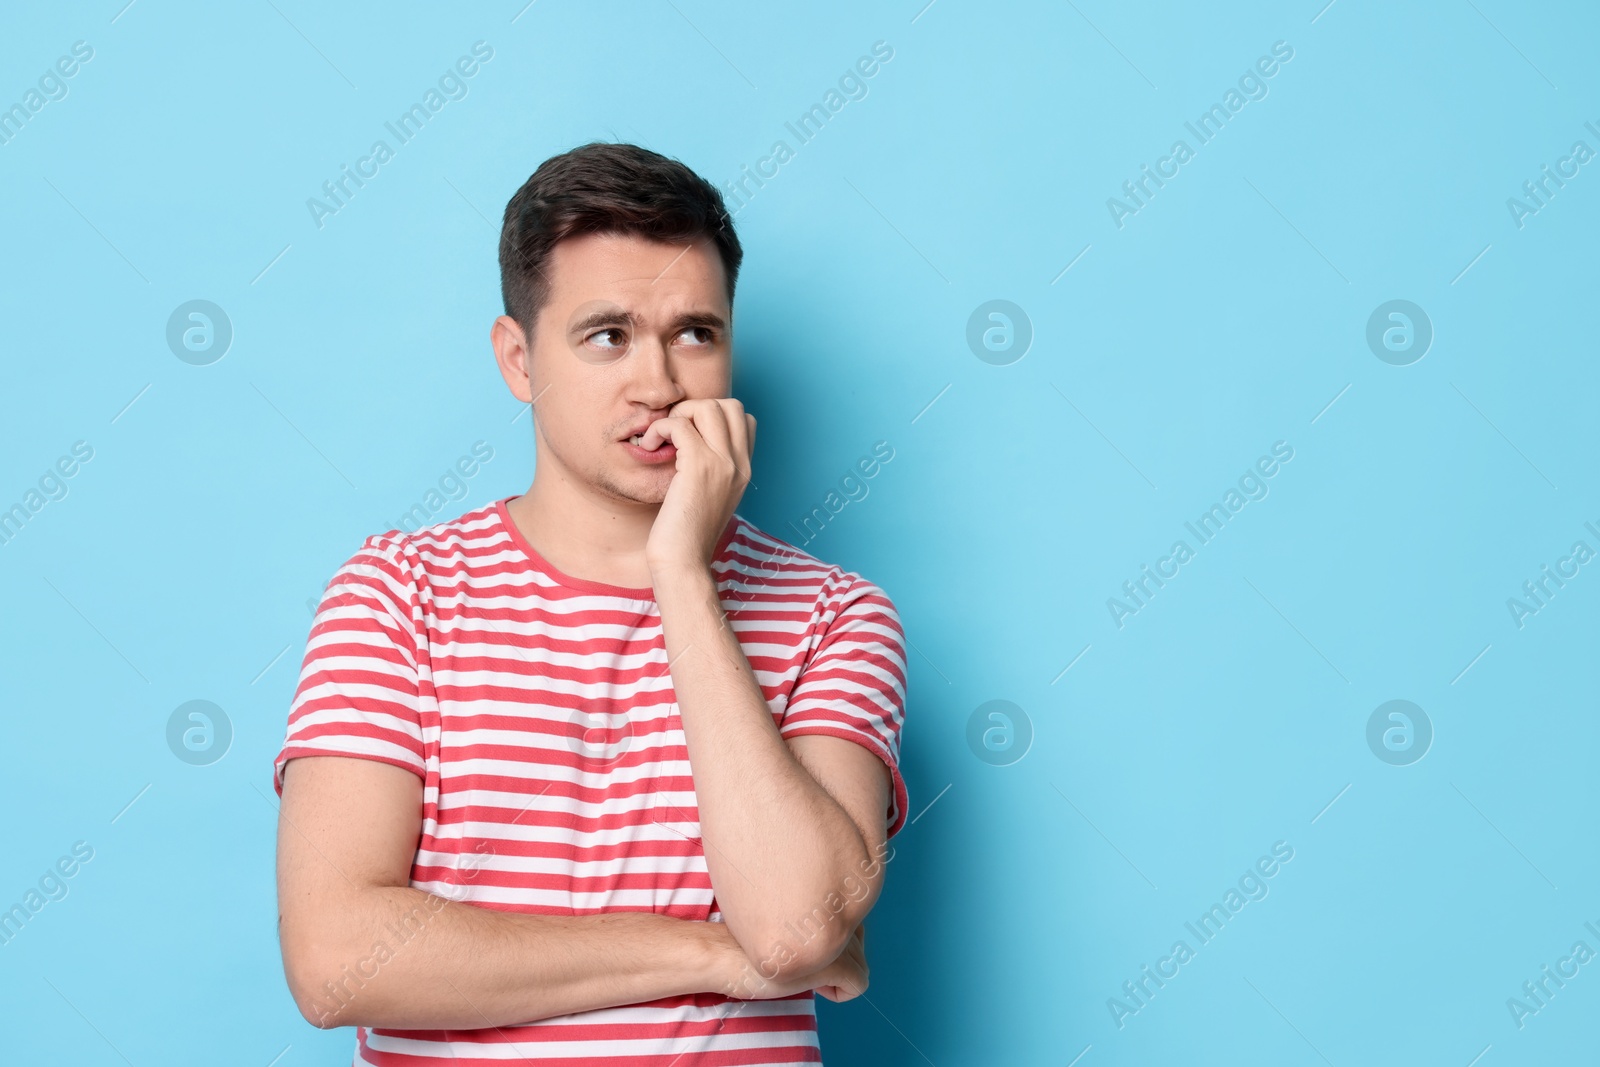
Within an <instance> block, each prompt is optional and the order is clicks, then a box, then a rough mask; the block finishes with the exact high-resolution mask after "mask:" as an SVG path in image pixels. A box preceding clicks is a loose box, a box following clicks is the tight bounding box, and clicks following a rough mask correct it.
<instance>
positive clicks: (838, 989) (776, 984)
mask: <svg viewBox="0 0 1600 1067" xmlns="http://www.w3.org/2000/svg"><path fill="white" fill-rule="evenodd" d="M733 985H734V989H733V991H732V992H729V993H728V994H727V995H728V996H731V997H734V998H735V999H738V1000H775V999H777V998H778V997H787V996H792V995H794V994H795V993H799V992H801V991H803V990H806V989H815V990H816V991H817V992H818V993H821V994H822V995H823V996H825V997H827V998H828V999H829V1000H831V1001H834V1002H835V1003H843V1002H844V1001H846V1000H852V999H854V998H856V997H858V996H860V995H861V994H862V993H864V992H866V990H867V927H866V924H865V923H858V924H857V925H856V928H855V930H854V931H853V932H852V933H851V934H850V937H849V939H848V940H846V941H845V943H844V948H843V949H842V950H840V952H839V955H838V956H837V957H835V958H834V960H833V962H832V963H830V964H828V965H827V966H825V967H823V968H822V969H821V970H818V971H812V972H810V973H805V972H802V971H796V970H795V969H794V968H793V967H792V966H791V967H788V968H785V969H780V970H779V972H778V974H777V975H776V976H775V977H773V978H766V977H763V976H762V975H761V974H760V973H759V972H758V971H757V969H756V968H755V967H754V966H752V965H751V964H750V962H749V961H748V960H746V961H744V962H743V965H742V967H741V969H740V972H739V976H738V979H737V981H736V982H734V983H733Z"/></svg>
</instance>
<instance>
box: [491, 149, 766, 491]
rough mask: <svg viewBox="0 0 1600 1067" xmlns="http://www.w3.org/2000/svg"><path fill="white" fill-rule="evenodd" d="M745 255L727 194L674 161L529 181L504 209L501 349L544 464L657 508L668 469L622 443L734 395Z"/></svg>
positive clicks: (615, 164)
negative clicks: (670, 416) (738, 290)
mask: <svg viewBox="0 0 1600 1067" xmlns="http://www.w3.org/2000/svg"><path fill="white" fill-rule="evenodd" d="M742 258H743V251H742V250H741V248H740V246H739V239H738V237H737V236H736V235H735V234H734V230H733V222H732V219H731V218H730V217H729V215H728V212H727V209H726V207H725V206H724V204H723V201H722V196H721V194H719V193H718V192H717V190H716V189H715V188H714V187H713V186H712V185H711V184H710V183H709V182H707V181H705V180H704V179H703V178H700V177H699V176H698V175H696V174H695V173H694V172H693V171H691V170H690V169H689V168H688V167H686V166H684V165H683V164H682V163H679V162H677V161H676V160H671V159H668V158H666V157H665V156H662V155H658V154H657V153H655V152H651V151H649V150H647V149H644V148H640V147H638V146H636V145H627V144H587V145H583V146H582V147H579V148H575V149H573V150H572V151H570V152H567V153H565V154H563V155H559V156H554V157H552V158H550V159H548V160H546V161H545V162H544V163H543V164H541V165H540V166H539V169H538V170H536V171H534V173H533V176H532V177H530V178H529V179H528V180H527V182H526V183H524V184H523V186H522V188H521V189H519V190H517V193H516V195H515V196H513V197H512V198H511V201H510V202H509V203H508V204H507V205H506V212H505V220H504V225H503V228H502V230H501V234H500V279H501V282H500V284H501V293H502V296H503V297H504V300H505V308H506V313H505V314H504V315H503V316H501V317H500V318H498V319H496V320H495V324H494V328H493V330H492V331H491V337H490V339H491V342H492V343H493V345H494V349H495V358H496V360H497V362H498V363H499V365H500V371H501V374H502V375H503V376H504V377H505V379H506V384H507V385H509V386H510V387H511V391H512V393H513V394H514V395H515V396H516V397H517V399H519V400H522V401H524V402H530V401H531V402H535V407H534V422H535V426H536V427H537V432H538V441H539V452H540V466H541V467H543V466H544V464H545V462H546V461H547V460H553V461H554V462H555V463H556V464H558V465H559V466H560V467H562V468H564V470H565V472H566V473H567V474H568V475H569V476H570V477H572V478H575V479H577V480H579V481H581V482H584V483H586V484H588V485H590V486H592V487H594V488H596V489H598V490H600V491H602V492H605V493H607V494H608V495H610V496H614V497H619V498H621V499H625V500H632V501H636V502H638V503H644V504H659V503H660V502H661V500H662V498H663V497H664V496H665V494H666V489H667V484H668V482H669V481H670V480H671V477H672V474H673V465H672V464H671V463H665V464H650V463H645V462H641V461H640V460H639V459H637V458H635V457H634V456H633V455H632V454H631V453H630V451H629V450H628V449H627V448H626V447H625V446H624V444H623V442H624V441H625V440H626V438H627V437H628V436H630V435H631V434H632V433H634V432H638V431H640V430H641V429H642V427H643V426H645V425H646V424H648V423H649V422H652V421H654V420H655V419H659V418H661V417H663V416H664V415H666V414H667V411H668V409H670V408H671V407H672V406H673V405H674V404H676V403H678V402H679V401H682V400H690V399H700V398H705V397H725V396H728V395H729V389H730V387H731V385H732V374H733V349H732V326H733V292H734V282H735V280H736V278H737V276H738V271H739V264H740V261H741V259H742Z"/></svg>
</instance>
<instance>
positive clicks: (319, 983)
mask: <svg viewBox="0 0 1600 1067" xmlns="http://www.w3.org/2000/svg"><path fill="white" fill-rule="evenodd" d="M285 940H286V943H287V941H288V940H289V936H288V934H287V933H286V934H285ZM294 940H295V942H296V951H295V952H293V953H288V952H286V954H285V960H286V964H287V969H288V970H289V972H290V974H289V978H290V986H291V991H292V992H293V993H294V996H295V1000H296V1003H297V1004H298V1005H299V1007H300V1010H301V1013H302V1014H303V1015H304V1016H305V1017H306V1018H307V1019H308V1020H310V1021H311V1022H312V1023H313V1024H315V1025H317V1026H319V1027H323V1028H327V1027H332V1026H355V1025H361V1026H386V1027H395V1028H400V1029H445V1028H448V1029H452V1030H457V1029H481V1028H484V1027H489V1026H510V1025H515V1024H518V1023H527V1022H533V1021H536V1020H538V1019H545V1018H549V1017H551V1016H555V1015H565V1014H568V1013H570V1012H577V1011H587V1010H591V1009H595V1008H606V1007H612V1006H615V1005H620V1004H637V1003H640V1002H643V1001H648V1000H655V999H657V998H659V997H667V996H674V995H678V994H683V993H696V992H702V991H722V990H724V989H726V988H727V987H728V986H729V984H730V981H731V976H732V975H733V974H735V973H736V972H737V968H739V967H740V966H741V965H742V964H743V962H744V955H743V953H742V951H741V950H740V948H739V946H738V943H737V942H736V941H735V940H734V938H733V935H732V934H731V932H729V931H728V930H727V929H725V928H724V926H723V924H721V923H709V922H695V921H691V920H685V919H677V918H673V917H671V916H666V915H656V914H652V913H648V912H609V913H605V914H600V915H528V914H521V913H508V912H501V911H495V910H492V909H489V908H481V907H477V906H474V905H471V904H463V903H456V902H452V901H450V900H447V899H445V898H444V897H440V896H436V895H434V894H431V893H425V892H423V891H421V890H417V889H411V888H407V887H400V886H378V887H370V888H365V889H351V890H350V891H349V892H348V893H347V894H345V895H343V897H342V898H341V899H340V901H339V902H338V904H337V905H336V906H333V907H330V908H327V909H325V911H324V915H323V917H322V918H321V919H320V921H318V928H317V930H316V931H315V932H311V931H297V932H295V937H294ZM291 956H292V957H293V958H292V959H291Z"/></svg>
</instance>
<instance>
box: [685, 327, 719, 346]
mask: <svg viewBox="0 0 1600 1067" xmlns="http://www.w3.org/2000/svg"><path fill="white" fill-rule="evenodd" d="M684 334H694V335H695V336H694V341H695V343H697V344H702V345H708V344H710V343H711V342H712V341H715V340H716V335H715V334H714V333H712V332H711V329H710V327H707V326H685V327H684V329H683V333H680V334H679V335H678V336H679V337H682V336H683V335H684Z"/></svg>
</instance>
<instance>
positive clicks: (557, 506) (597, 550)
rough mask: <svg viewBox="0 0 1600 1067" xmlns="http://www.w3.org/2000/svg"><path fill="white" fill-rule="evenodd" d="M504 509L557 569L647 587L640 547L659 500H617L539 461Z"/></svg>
mask: <svg viewBox="0 0 1600 1067" xmlns="http://www.w3.org/2000/svg"><path fill="white" fill-rule="evenodd" d="M546 472H548V476H544V475H545V474H546ZM506 510H507V511H508V512H509V513H510V515H511V519H512V521H513V522H515V523H516V524H517V529H518V530H520V531H521V533H522V536H523V537H524V538H526V539H527V541H528V543H529V544H530V545H532V546H533V548H534V551H536V552H538V553H539V555H541V556H543V557H544V559H545V560H546V561H547V562H549V564H550V565H551V566H552V567H554V568H555V569H556V570H558V571H560V572H561V573H563V574H566V575H569V576H570V577H573V578H582V579H584V580H586V581H591V582H602V583H604V584H606V585H620V586H624V587H626V588H629V589H645V588H649V586H650V567H649V565H648V564H647V563H646V562H645V556H644V549H645V543H646V542H647V541H648V540H649V537H650V528H651V526H652V525H653V524H654V522H655V518H656V513H657V512H658V511H659V510H660V505H646V504H637V503H631V502H629V501H624V500H617V499H616V498H614V497H611V496H609V495H607V494H604V493H601V492H599V491H597V490H595V489H593V488H592V487H589V486H586V485H583V484H581V483H579V482H577V481H576V480H575V479H573V478H571V477H570V476H568V475H565V474H564V473H558V472H557V471H555V470H554V469H552V466H546V465H541V466H540V467H539V468H538V470H537V471H536V472H535V474H534V478H533V485H531V486H530V487H529V489H528V491H527V492H526V493H524V494H523V495H521V496H519V497H516V498H514V499H512V500H509V501H507V502H506Z"/></svg>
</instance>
